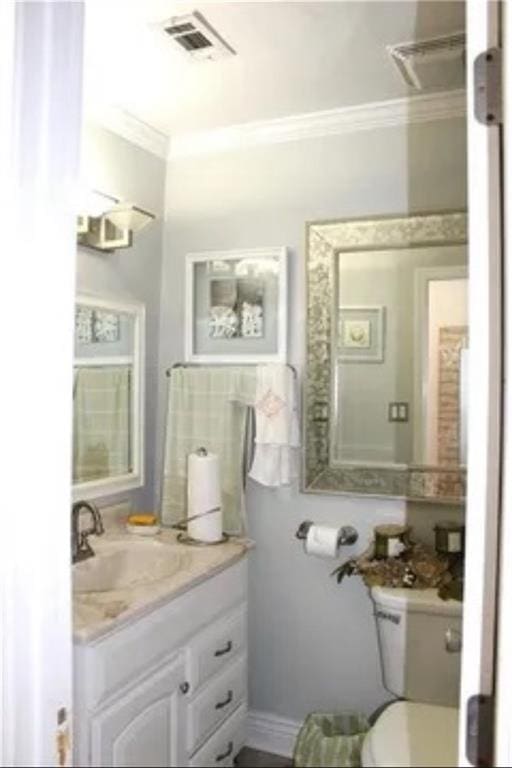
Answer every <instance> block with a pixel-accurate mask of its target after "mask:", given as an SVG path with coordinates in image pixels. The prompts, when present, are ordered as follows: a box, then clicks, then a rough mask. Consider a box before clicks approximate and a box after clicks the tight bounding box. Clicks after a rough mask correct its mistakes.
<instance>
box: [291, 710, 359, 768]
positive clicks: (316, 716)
mask: <svg viewBox="0 0 512 768" xmlns="http://www.w3.org/2000/svg"><path fill="white" fill-rule="evenodd" d="M369 729H370V724H369V722H368V720H367V718H366V717H365V716H364V715H361V714H358V713H354V712H345V713H342V714H338V715H328V714H322V713H320V712H313V713H312V714H310V715H308V716H307V718H306V719H305V721H304V724H303V726H302V728H301V729H300V732H299V735H298V736H297V741H296V742H295V749H294V753H293V762H294V765H295V766H297V768H324V766H325V768H330V766H360V765H361V750H362V747H363V741H364V737H365V735H366V733H367V732H368V730H369Z"/></svg>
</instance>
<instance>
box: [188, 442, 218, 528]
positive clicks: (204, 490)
mask: <svg viewBox="0 0 512 768" xmlns="http://www.w3.org/2000/svg"><path fill="white" fill-rule="evenodd" d="M187 497H188V504H187V517H193V516H194V515H200V514H202V513H203V512H207V511H208V510H209V509H214V507H220V506H221V492H220V471H219V457H218V456H217V455H216V454H214V453H207V454H204V455H203V454H199V453H191V454H190V455H189V457H188V487H187ZM187 533H188V535H189V536H190V538H192V539H196V541H204V542H206V543H212V542H214V541H220V540H221V539H222V510H220V509H219V511H218V512H211V513H210V514H208V515H205V516H204V517H200V518H199V519H198V520H191V521H190V522H189V523H188V525H187Z"/></svg>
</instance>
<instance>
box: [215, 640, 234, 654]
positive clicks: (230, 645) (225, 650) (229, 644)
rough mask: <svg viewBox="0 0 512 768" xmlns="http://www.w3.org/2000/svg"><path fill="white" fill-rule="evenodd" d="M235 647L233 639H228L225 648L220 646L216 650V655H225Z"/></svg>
mask: <svg viewBox="0 0 512 768" xmlns="http://www.w3.org/2000/svg"><path fill="white" fill-rule="evenodd" d="M232 649H233V643H232V642H231V640H228V642H227V643H226V645H225V646H224V648H219V649H218V650H217V651H215V656H217V657H219V656H225V655H226V653H229V652H230V651H231V650H232Z"/></svg>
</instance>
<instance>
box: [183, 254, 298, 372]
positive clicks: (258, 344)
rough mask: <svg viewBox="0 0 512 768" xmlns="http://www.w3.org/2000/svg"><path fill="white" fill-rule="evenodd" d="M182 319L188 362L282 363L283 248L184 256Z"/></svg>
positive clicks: (284, 339)
mask: <svg viewBox="0 0 512 768" xmlns="http://www.w3.org/2000/svg"><path fill="white" fill-rule="evenodd" d="M185 314H186V317H185V358H186V360H187V361H188V362H198V363H208V362H217V363H237V362H238V363H246V362H251V363H258V362H272V361H274V362H286V357H287V354H286V345H287V314H288V312H287V253H286V248H285V247H278V248H258V249H251V250H241V251H209V252H206V253H191V254H188V255H187V265H186V310H185Z"/></svg>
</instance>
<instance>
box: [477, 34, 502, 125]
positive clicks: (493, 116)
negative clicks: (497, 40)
mask: <svg viewBox="0 0 512 768" xmlns="http://www.w3.org/2000/svg"><path fill="white" fill-rule="evenodd" d="M474 80H475V93H474V111H475V117H476V119H477V120H478V121H479V122H480V123H483V124H484V125H500V124H501V123H502V122H503V92H502V55H501V48H488V49H487V51H483V52H482V53H480V54H479V55H478V56H477V57H476V59H475V63H474Z"/></svg>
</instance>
